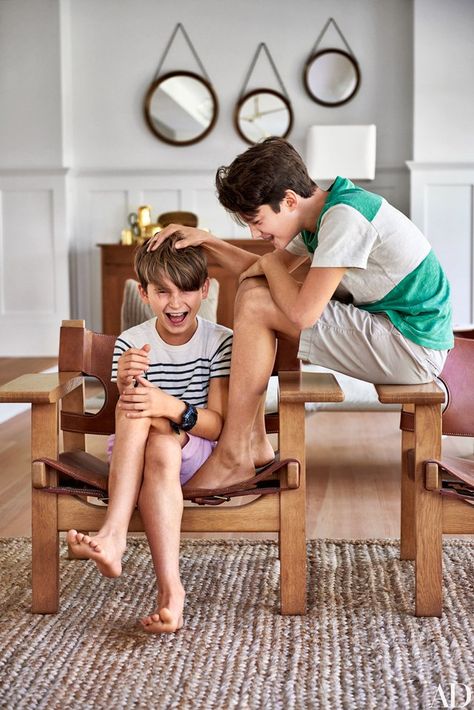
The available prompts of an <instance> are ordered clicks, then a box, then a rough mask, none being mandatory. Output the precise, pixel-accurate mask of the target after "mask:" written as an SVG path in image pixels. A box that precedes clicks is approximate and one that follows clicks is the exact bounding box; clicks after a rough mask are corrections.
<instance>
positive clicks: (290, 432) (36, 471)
mask: <svg viewBox="0 0 474 710" xmlns="http://www.w3.org/2000/svg"><path fill="white" fill-rule="evenodd" d="M114 342H115V336H113V335H103V334H98V333H94V332H92V331H90V330H87V329H86V328H85V324H84V322H83V321H65V322H64V323H63V325H62V328H61V335H60V348H59V372H58V373H56V374H42V375H27V376H23V377H20V378H17V379H16V380H13V381H12V382H10V383H8V384H6V385H3V386H2V387H1V388H0V402H31V404H32V442H31V458H32V467H31V470H32V516H33V517H32V589H33V598H32V609H33V612H37V613H55V612H56V611H57V610H58V605H59V552H58V550H59V547H58V542H59V533H60V532H61V531H67V530H68V529H70V528H75V529H77V530H87V531H96V530H98V529H99V528H100V526H101V524H102V522H103V519H104V515H105V507H104V506H103V505H92V504H91V503H90V502H89V501H88V496H89V497H90V496H101V495H102V496H103V495H104V490H103V489H104V487H106V486H105V485H104V482H105V481H106V478H107V471H108V466H107V464H105V463H104V462H102V461H101V460H99V459H97V458H95V457H92V456H91V455H90V454H88V453H84V452H85V434H109V433H112V432H113V431H114V426H115V421H114V411H115V404H116V400H117V388H116V386H115V384H112V383H110V381H109V380H110V370H111V362H112V352H113V346H114ZM276 370H277V371H278V375H279V384H280V394H279V414H278V416H277V422H276V423H277V424H278V426H277V427H275V417H274V418H273V423H272V422H270V423H269V426H270V429H269V430H270V431H274V430H275V429H276V428H277V429H278V430H279V435H278V437H279V444H278V445H279V450H280V457H281V459H286V458H293V459H297V461H298V462H299V465H298V464H292V465H288V466H287V467H286V468H283V469H281V474H280V481H282V482H283V483H284V485H285V486H286V487H287V489H286V490H280V491H279V492H277V493H276V494H273V495H265V496H260V497H259V498H257V499H256V500H253V501H252V502H250V503H246V504H244V505H239V506H235V507H226V506H220V507H218V508H216V507H209V506H194V505H191V506H186V507H185V510H184V515H183V521H182V530H183V531H186V532H216V531H217V532H250V531H253V532H278V536H279V550H280V562H281V571H280V590H281V612H282V613H283V614H303V613H304V612H305V609H306V533H305V505H306V499H305V433H304V432H305V417H304V414H305V407H304V405H305V402H319V401H341V400H342V399H343V398H344V397H343V393H342V391H341V390H340V388H339V386H338V384H337V382H336V380H335V379H334V377H333V376H332V375H329V374H309V373H301V372H300V371H299V364H298V361H297V360H296V353H295V352H290V350H289V347H288V345H285V343H283V342H282V341H280V343H279V346H278V353H277V362H276ZM86 375H91V376H94V377H97V378H98V379H99V380H100V381H101V382H102V385H103V387H104V390H105V403H104V405H103V407H102V409H101V410H100V412H98V413H97V414H90V413H84V376H86ZM58 424H59V425H58ZM60 431H62V436H63V447H62V448H63V451H62V452H61V453H59V450H60V444H59V441H60V439H59V432H60ZM58 461H59V464H58V463H57V462H58ZM81 461H82V463H85V464H87V468H88V469H89V471H90V470H92V471H93V476H92V479H91V476H90V475H89V479H88V480H89V481H90V480H92V483H93V485H92V486H91V485H90V484H89V485H84V484H82V483H80V482H79V481H76V480H74V477H71V475H69V474H70V473H71V470H73V469H74V467H77V466H80V465H81ZM66 474H68V475H66ZM129 530H130V531H134V532H137V531H142V530H143V524H142V521H141V518H140V514H139V512H138V510H136V511H135V512H134V514H133V517H132V520H131V523H130V527H129Z"/></svg>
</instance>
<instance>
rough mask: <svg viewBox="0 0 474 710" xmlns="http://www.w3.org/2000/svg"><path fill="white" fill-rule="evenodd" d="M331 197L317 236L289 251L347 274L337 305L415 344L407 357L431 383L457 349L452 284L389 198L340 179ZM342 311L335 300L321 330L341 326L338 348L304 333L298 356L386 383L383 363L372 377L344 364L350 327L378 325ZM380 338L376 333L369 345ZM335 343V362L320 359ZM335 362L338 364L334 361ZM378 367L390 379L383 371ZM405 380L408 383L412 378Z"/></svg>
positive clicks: (301, 239) (310, 234)
mask: <svg viewBox="0 0 474 710" xmlns="http://www.w3.org/2000/svg"><path fill="white" fill-rule="evenodd" d="M328 193H329V194H328V196H327V198H326V200H325V203H324V207H323V209H322V210H321V212H320V214H319V217H318V220H317V223H316V225H315V229H314V231H307V230H303V231H302V232H301V234H300V235H298V236H297V237H295V238H294V239H293V240H292V241H291V242H290V243H289V244H288V246H287V251H289V252H290V253H292V254H298V255H307V254H308V253H309V254H310V255H311V267H313V268H317V267H344V268H345V269H346V270H345V273H344V275H343V276H342V279H341V281H340V282H339V285H338V287H337V289H336V292H335V296H336V298H338V299H340V300H342V301H345V302H347V301H349V302H351V303H352V304H353V305H354V306H355V307H356V308H358V309H361V310H362V311H365V312H367V313H371V314H381V315H382V316H385V319H388V321H390V324H391V325H393V326H395V328H396V330H397V331H398V332H399V333H401V334H402V335H403V336H404V337H405V338H406V339H407V340H408V341H409V342H408V343H406V347H407V355H408V357H410V355H412V356H414V357H415V358H421V360H423V359H424V358H428V360H429V361H430V362H431V364H432V368H431V370H430V368H429V367H428V368H427V370H428V373H427V379H428V380H430V379H432V378H433V376H436V375H437V374H438V373H439V371H440V368H441V367H442V365H443V364H444V360H445V356H446V351H447V350H449V349H450V348H451V347H452V346H453V333H452V326H451V305H450V300H449V296H450V289H449V283H448V281H447V279H446V276H445V274H444V272H443V269H442V268H441V265H440V263H439V261H438V259H437V258H436V256H435V254H434V252H433V250H432V249H431V247H430V244H429V242H428V240H427V239H426V237H424V236H423V234H422V233H421V232H420V230H419V229H418V228H417V227H416V226H415V225H414V224H413V222H411V221H410V220H409V219H408V218H407V217H406V216H405V215H404V214H402V213H401V212H399V211H398V210H397V209H395V208H394V207H392V206H391V205H390V204H389V203H388V202H387V201H386V200H385V199H384V198H383V197H381V196H380V195H376V194H374V193H371V192H367V191H366V190H363V189H362V188H360V187H357V186H355V185H354V184H353V183H352V182H351V181H350V180H347V179H345V178H341V177H338V178H336V180H335V181H334V183H333V184H332V185H331V187H330V188H329V190H328ZM336 304H337V300H336V302H335V304H332V306H331V304H328V305H329V307H330V309H329V311H328V312H327V313H323V315H324V319H323V321H322V322H321V323H320V326H319V327H317V331H322V333H323V334H324V333H327V328H328V321H329V322H331V321H332V322H333V323H334V324H338V330H339V333H338V337H337V338H336V343H334V342H333V339H332V338H331V339H330V340H329V342H328V340H327V338H326V337H322V338H321V332H320V333H319V338H318V337H316V338H315V334H314V333H312V332H311V331H312V329H311V330H310V331H309V332H308V331H307V330H304V331H303V332H302V335H301V338H300V357H301V358H303V359H306V360H311V361H316V362H318V363H319V364H323V363H321V360H322V359H324V360H325V361H326V362H328V363H329V364H327V365H326V366H327V367H332V368H333V369H338V370H339V369H340V367H339V366H340V365H341V363H340V362H339V360H340V359H341V357H342V359H343V360H344V361H346V366H345V367H344V371H345V372H346V373H347V374H350V375H353V376H357V377H360V378H361V379H364V380H369V381H371V382H381V381H384V379H385V377H384V376H385V370H386V367H385V368H384V364H383V362H380V361H379V362H378V363H377V365H376V368H375V371H373V370H372V368H370V367H366V366H365V364H364V363H361V365H362V367H357V366H356V368H354V367H351V365H350V364H349V363H348V362H347V360H348V358H347V356H346V357H345V358H344V352H345V348H346V347H347V346H350V348H351V350H352V349H353V347H354V333H353V332H352V331H353V328H351V324H353V325H357V329H358V330H359V331H360V330H361V328H362V327H363V326H364V325H365V327H366V328H367V327H368V326H369V323H370V324H372V325H374V324H375V323H377V320H375V321H374V319H373V318H367V317H365V316H364V314H362V313H361V314H358V313H356V312H355V310H354V309H350V308H347V306H345V307H343V308H340V307H338V306H337V305H336ZM334 310H335V311H336V313H335V312H334ZM344 311H346V314H345V315H346V318H344ZM341 319H342V320H341ZM320 321H321V319H320ZM377 324H378V325H379V326H381V327H382V328H384V329H385V330H387V329H388V331H387V332H390V331H391V332H392V334H394V335H395V337H397V338H398V339H400V338H399V336H398V335H397V334H396V333H395V332H394V330H393V328H391V326H390V325H389V324H388V323H387V322H386V320H385V321H384V320H379V322H378V323H377ZM336 327H337V326H336ZM342 329H346V335H347V336H348V342H341V340H342V338H341V330H342ZM374 337H376V335H374V333H373V332H371V333H370V339H371V340H372V339H373V338H374ZM321 339H322V341H323V342H321ZM358 339H359V338H358V337H356V340H358ZM337 341H339V342H337ZM344 341H346V338H344ZM411 343H413V345H411ZM329 344H330V346H331V348H330V349H331V353H330V354H329V359H328V358H327V357H324V356H322V355H321V353H319V354H317V352H319V351H320V350H321V349H324V347H325V345H326V346H328V345H329ZM367 346H368V347H369V349H370V352H371V353H372V355H373V347H372V344H371V343H367ZM415 346H421V347H420V348H419V347H415ZM334 350H336V351H337V353H338V354H337V355H336V353H335V352H334ZM335 355H336V362H332V358H333V357H334V356H335ZM380 355H381V356H383V357H388V358H389V359H390V353H389V352H386V351H385V350H382V351H381V353H380ZM349 359H350V358H349ZM326 362H325V363H324V364H326ZM386 365H388V363H386ZM380 367H381V368H383V369H384V372H380V373H378V372H377V369H378V368H380ZM404 369H405V368H403V369H402V370H400V369H399V371H398V372H399V378H400V380H401V381H402V382H403V381H407V377H406V376H405V377H403V372H404ZM388 374H389V375H390V379H389V380H388V381H389V382H390V381H393V380H392V374H393V375H395V373H391V372H389V373H388ZM395 376H396V375H395ZM407 376H408V377H409V381H410V380H411V377H410V376H409V374H408V373H407Z"/></svg>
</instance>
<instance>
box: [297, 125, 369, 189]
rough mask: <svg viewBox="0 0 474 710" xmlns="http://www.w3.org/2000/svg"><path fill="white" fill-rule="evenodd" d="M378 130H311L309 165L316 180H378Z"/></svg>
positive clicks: (337, 128)
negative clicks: (376, 154)
mask: <svg viewBox="0 0 474 710" xmlns="http://www.w3.org/2000/svg"><path fill="white" fill-rule="evenodd" d="M375 141H376V127H375V125H373V124H372V125H369V126H310V127H309V130H308V135H307V140H306V165H307V168H308V173H309V175H310V177H311V178H312V179H313V180H315V181H316V182H317V181H318V180H334V178H336V177H337V176H338V175H340V176H341V177H346V178H349V179H350V180H373V179H374V177H375Z"/></svg>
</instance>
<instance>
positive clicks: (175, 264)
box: [134, 232, 208, 291]
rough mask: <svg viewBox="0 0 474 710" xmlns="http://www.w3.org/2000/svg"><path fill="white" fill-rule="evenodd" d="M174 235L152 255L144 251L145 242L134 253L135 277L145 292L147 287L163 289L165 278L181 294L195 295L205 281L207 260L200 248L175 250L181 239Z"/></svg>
mask: <svg viewBox="0 0 474 710" xmlns="http://www.w3.org/2000/svg"><path fill="white" fill-rule="evenodd" d="M182 238H183V236H182V234H181V233H180V232H174V233H173V234H171V235H170V236H169V237H168V239H165V240H164V242H163V243H162V244H160V246H159V247H158V249H156V250H155V251H147V247H148V242H145V243H144V244H141V245H140V246H139V247H137V249H136V251H135V259H134V266H135V273H136V275H137V278H138V280H139V282H140V284H141V286H142V288H143V289H144V290H145V291H146V289H147V286H148V284H153V285H154V286H158V287H161V286H163V285H164V284H163V277H166V278H168V279H169V280H170V281H171V282H172V283H174V285H175V286H177V287H178V288H179V289H180V290H181V291H198V290H199V289H200V288H202V287H203V286H204V283H205V281H206V279H207V276H208V274H207V260H206V256H205V254H204V250H203V249H202V248H201V247H186V248H185V249H176V246H175V245H176V242H177V241H179V240H180V239H182Z"/></svg>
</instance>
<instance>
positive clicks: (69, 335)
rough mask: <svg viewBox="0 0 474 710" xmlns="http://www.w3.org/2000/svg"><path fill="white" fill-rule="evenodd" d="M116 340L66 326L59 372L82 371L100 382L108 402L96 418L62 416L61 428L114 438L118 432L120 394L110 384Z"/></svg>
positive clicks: (115, 387) (68, 414)
mask: <svg viewBox="0 0 474 710" xmlns="http://www.w3.org/2000/svg"><path fill="white" fill-rule="evenodd" d="M115 340H116V336H115V335H105V334H103V333H94V332H93V331H91V330H87V329H85V328H75V327H68V326H63V327H62V328H61V334H60V344H59V370H60V371H76V370H80V371H81V372H82V373H83V374H84V375H86V376H89V377H94V378H96V379H97V380H99V382H100V384H101V385H102V387H103V389H104V394H105V401H104V404H103V406H102V409H101V410H100V411H99V412H97V413H96V414H91V413H84V414H81V413H78V412H67V411H62V412H61V428H62V429H63V430H65V431H73V432H80V433H85V434H111V433H113V432H114V430H115V406H116V404H117V399H118V390H117V386H116V384H115V383H114V382H110V374H111V371H112V356H113V351H114V345H115Z"/></svg>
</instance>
